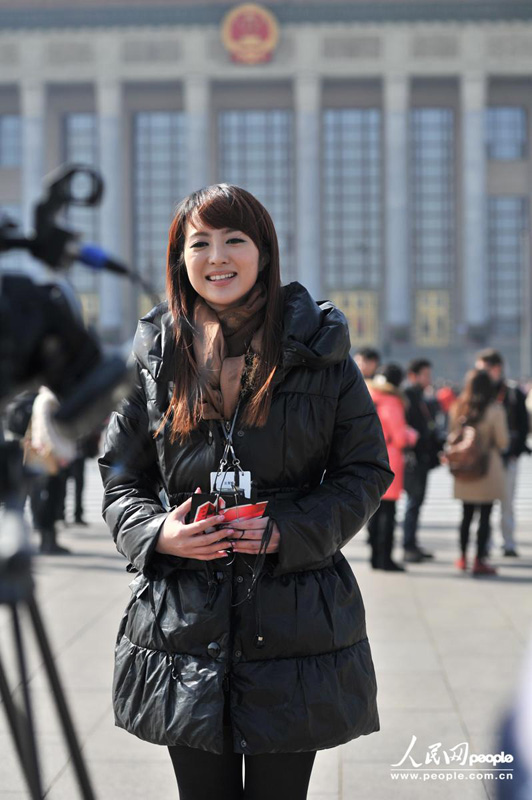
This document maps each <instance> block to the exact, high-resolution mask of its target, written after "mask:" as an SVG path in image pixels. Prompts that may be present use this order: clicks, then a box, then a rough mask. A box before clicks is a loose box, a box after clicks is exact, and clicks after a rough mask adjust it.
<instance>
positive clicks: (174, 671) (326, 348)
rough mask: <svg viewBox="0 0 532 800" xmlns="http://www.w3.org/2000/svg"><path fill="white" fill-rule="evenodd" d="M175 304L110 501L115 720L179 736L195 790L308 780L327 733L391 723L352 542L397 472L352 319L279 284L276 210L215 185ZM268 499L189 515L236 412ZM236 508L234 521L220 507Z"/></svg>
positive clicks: (145, 366)
mask: <svg viewBox="0 0 532 800" xmlns="http://www.w3.org/2000/svg"><path fill="white" fill-rule="evenodd" d="M167 289H168V297H169V300H168V302H167V303H162V304H160V305H159V306H157V307H156V308H154V309H153V310H152V311H150V312H149V314H147V315H146V316H145V317H144V318H143V319H141V320H140V322H139V326H138V329H137V334H136V337H135V343H134V353H135V358H136V361H137V367H138V379H137V384H136V387H135V390H134V392H133V393H132V395H131V396H130V397H128V398H127V399H126V400H125V401H124V402H123V404H122V407H121V409H120V410H119V411H118V412H116V413H115V414H113V416H112V418H111V420H110V423H109V427H108V430H107V434H106V441H105V446H104V454H103V456H102V457H101V459H100V462H99V463H100V469H101V474H102V479H103V483H104V487H105V491H104V501H103V511H104V517H105V519H106V521H107V523H108V524H109V526H110V528H111V531H112V533H113V536H114V539H115V542H116V545H117V548H118V550H119V551H120V552H121V553H122V554H123V555H124V556H125V557H126V558H127V559H128V560H129V562H130V567H129V569H130V570H133V571H138V574H137V577H136V578H135V579H134V580H133V583H132V584H131V588H132V598H131V602H130V604H129V605H128V608H127V609H126V612H125V614H124V618H123V621H122V624H121V626H120V630H119V633H118V637H117V646H116V662H115V675H114V683H113V693H114V698H113V702H114V711H115V721H116V724H117V725H118V726H120V727H122V728H124V729H126V730H128V731H129V732H131V733H133V734H135V735H137V736H138V737H140V738H141V739H145V740H146V741H150V742H153V743H156V744H161V745H167V746H168V747H169V751H170V755H171V758H172V762H173V766H174V769H175V773H176V778H177V782H178V786H179V792H180V798H181V800H192V799H193V800H202V798H207V797H209V798H212V797H213V796H218V797H220V796H222V797H231V798H234V799H235V800H238V798H242V797H243V791H244V790H243V786H242V756H245V759H246V787H245V792H246V794H245V796H246V798H250V800H261V798H266V797H268V798H271V797H276V800H282V799H283V798H288V797H290V798H291V800H298V799H299V798H304V797H306V793H307V788H308V783H309V780H310V773H311V769H312V764H313V760H314V756H315V753H316V751H317V750H319V749H324V748H329V747H334V746H336V745H339V744H341V743H343V742H347V741H349V740H351V739H354V738H355V737H358V736H360V735H364V734H369V733H372V732H373V731H377V730H379V717H378V711H377V705H376V679H375V672H374V667H373V662H372V657H371V650H370V646H369V642H368V637H367V632H366V626H365V612H364V605H363V602H362V597H361V594H360V590H359V588H358V585H357V582H356V579H355V577H354V575H353V572H352V571H351V569H350V567H349V565H348V563H347V561H346V560H345V558H344V556H343V555H342V553H341V548H342V547H343V546H344V545H345V544H346V543H347V542H348V541H349V540H350V539H351V538H352V537H353V536H354V535H355V534H356V533H357V531H359V530H360V528H361V527H362V526H363V525H364V524H365V523H366V522H367V520H368V519H369V517H370V516H371V514H373V512H374V511H375V510H376V508H377V507H378V505H379V502H380V498H381V496H382V495H383V494H384V492H385V491H386V489H387V487H388V486H389V485H390V483H391V481H392V478H393V473H392V472H391V470H390V468H389V464H388V459H387V454H386V447H385V444H384V440H383V436H382V429H381V426H380V423H379V420H378V417H377V415H376V413H375V408H374V406H373V403H372V401H371V398H370V397H369V393H368V391H367V389H366V386H365V383H364V380H363V378H362V376H361V374H360V371H359V369H358V368H357V366H356V365H355V363H354V362H353V359H352V358H351V357H350V355H349V348H350V343H349V333H348V328H347V323H346V320H345V317H344V316H343V314H342V313H341V312H340V311H339V310H338V309H337V308H335V307H334V306H333V305H332V303H330V302H321V303H316V302H315V301H314V300H313V299H312V297H311V296H310V295H309V293H308V292H307V291H306V289H305V288H304V287H303V286H301V285H300V284H299V283H291V284H289V285H288V286H283V287H281V286H280V278H279V254H278V245H277V238H276V234H275V229H274V227H273V223H272V220H271V218H270V216H269V214H268V212H267V211H266V209H265V208H264V207H263V206H262V205H261V204H260V203H259V202H258V201H257V200H256V199H255V198H254V197H253V196H252V195H250V194H249V193H248V192H246V191H245V190H243V189H240V188H238V187H235V186H228V185H226V184H218V185H214V186H210V187H207V188H206V189H202V190H200V191H198V192H195V193H193V194H192V195H190V196H189V197H188V198H185V200H184V201H183V202H182V203H181V204H180V205H179V207H178V209H177V212H176V216H175V218H174V221H173V223H172V226H171V228H170V236H169V247H168V265H167ZM231 427H232V429H233V436H232V441H233V446H234V456H235V458H237V459H238V460H239V462H240V464H241V466H242V469H244V470H247V471H250V472H251V479H252V481H253V485H254V487H255V490H256V493H257V499H258V500H261V501H262V500H267V502H268V505H267V507H266V511H265V515H264V516H263V517H261V518H258V519H253V520H248V521H247V522H236V523H233V524H232V525H231V527H230V528H228V527H219V526H220V524H221V520H220V519H218V518H212V517H211V518H210V519H207V520H204V521H203V522H190V521H189V520H188V518H187V513H188V511H189V510H190V508H191V503H192V499H193V498H192V496H193V494H194V492H195V491H197V490H198V489H201V490H203V492H205V491H208V489H209V486H210V478H209V476H210V473H211V472H213V471H214V472H215V471H216V470H217V469H218V466H219V463H220V459H221V457H222V454H223V452H224V440H225V438H226V435H228V434H227V431H228V429H231ZM216 523H218V524H216Z"/></svg>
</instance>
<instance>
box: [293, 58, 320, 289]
mask: <svg viewBox="0 0 532 800" xmlns="http://www.w3.org/2000/svg"><path fill="white" fill-rule="evenodd" d="M294 99H295V111H296V137H295V147H296V153H295V156H296V209H297V210H296V270H295V277H296V279H297V280H298V281H300V282H301V283H302V284H303V285H304V286H305V287H306V288H307V289H308V290H309V292H310V294H311V295H312V296H313V297H314V299H316V300H319V299H320V298H321V291H322V290H321V251H320V226H321V214H320V171H321V170H320V138H321V137H320V117H321V85H320V80H319V77H318V76H317V75H314V74H304V75H299V76H298V77H297V78H296V80H295V85H294Z"/></svg>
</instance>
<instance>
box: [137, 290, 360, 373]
mask: <svg viewBox="0 0 532 800" xmlns="http://www.w3.org/2000/svg"><path fill="white" fill-rule="evenodd" d="M281 294H282V297H283V301H284V316H283V344H282V364H281V366H282V367H283V368H285V369H287V368H290V367H295V366H299V365H300V364H305V365H306V366H309V367H311V368H312V369H325V367H329V366H331V365H332V364H336V363H338V362H340V361H343V360H344V359H345V358H346V357H347V356H348V355H349V350H350V346H351V343H350V339H349V328H348V325H347V320H346V318H345V316H344V314H343V313H342V312H341V311H340V310H339V309H338V308H336V306H335V305H334V304H333V303H331V302H330V301H329V300H320V301H318V302H316V301H315V300H314V299H313V298H312V297H311V295H310V294H309V292H308V291H307V290H306V289H305V287H304V286H302V285H301V284H300V283H298V282H297V281H294V282H293V283H289V284H287V285H286V286H283V287H281ZM172 347H173V321H172V313H171V311H169V310H168V301H165V302H163V303H159V305H157V306H155V307H154V308H152V309H151V311H149V312H148V313H147V314H146V315H145V316H144V317H142V318H141V319H140V320H139V323H138V326H137V332H136V334H135V340H134V343H133V351H134V353H135V356H136V358H137V360H138V361H139V363H140V365H141V366H142V367H144V368H145V369H147V370H148V372H149V373H150V374H151V375H152V377H153V378H154V379H155V380H171V379H172V370H171V362H172V359H171V358H170V357H168V358H165V356H166V355H169V353H170V351H171V349H172Z"/></svg>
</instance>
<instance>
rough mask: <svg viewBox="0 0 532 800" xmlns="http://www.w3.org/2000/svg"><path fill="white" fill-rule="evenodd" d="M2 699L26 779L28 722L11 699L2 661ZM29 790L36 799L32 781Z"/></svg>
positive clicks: (0, 677)
mask: <svg viewBox="0 0 532 800" xmlns="http://www.w3.org/2000/svg"><path fill="white" fill-rule="evenodd" d="M0 698H2V702H3V703H4V708H5V711H6V717H7V721H8V724H9V727H10V729H11V736H12V737H13V742H14V743H15V748H16V751H17V755H18V759H19V761H20V765H21V767H22V771H23V772H24V777H26V771H25V764H26V754H25V752H24V744H23V741H22V733H21V729H22V727H23V726H24V725H25V724H26V720H25V719H24V718H23V717H22V716H21V712H20V710H19V709H17V708H16V706H15V703H14V702H13V698H12V697H11V691H10V689H9V684H8V682H7V678H6V673H5V670H4V665H3V664H2V662H1V661H0ZM28 788H29V790H30V792H32V794H33V797H35V794H34V793H33V788H32V786H31V782H30V781H28ZM37 800H40V798H39V796H38V795H37Z"/></svg>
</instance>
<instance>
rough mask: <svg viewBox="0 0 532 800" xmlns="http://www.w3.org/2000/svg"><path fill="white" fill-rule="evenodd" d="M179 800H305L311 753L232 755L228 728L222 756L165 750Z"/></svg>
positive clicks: (186, 749) (178, 748) (185, 749)
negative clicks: (243, 765)
mask: <svg viewBox="0 0 532 800" xmlns="http://www.w3.org/2000/svg"><path fill="white" fill-rule="evenodd" d="M168 750H169V751H170V757H171V759H172V764H173V766H174V772H175V774H176V778H177V785H178V788H179V800H214V798H216V800H305V798H306V797H307V790H308V785H309V781H310V773H311V772H312V766H313V764H314V758H315V756H316V753H315V752H309V753H272V754H269V753H265V754H264V755H257V756H246V758H245V768H246V769H245V772H246V775H245V786H244V787H243V786H242V755H241V754H240V753H233V751H232V738H231V730H230V728H226V729H225V730H224V753H223V755H217V754H216V753H209V752H207V751H205V750H197V749H196V748H192V747H184V746H182V745H174V746H172V747H169V748H168Z"/></svg>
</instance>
